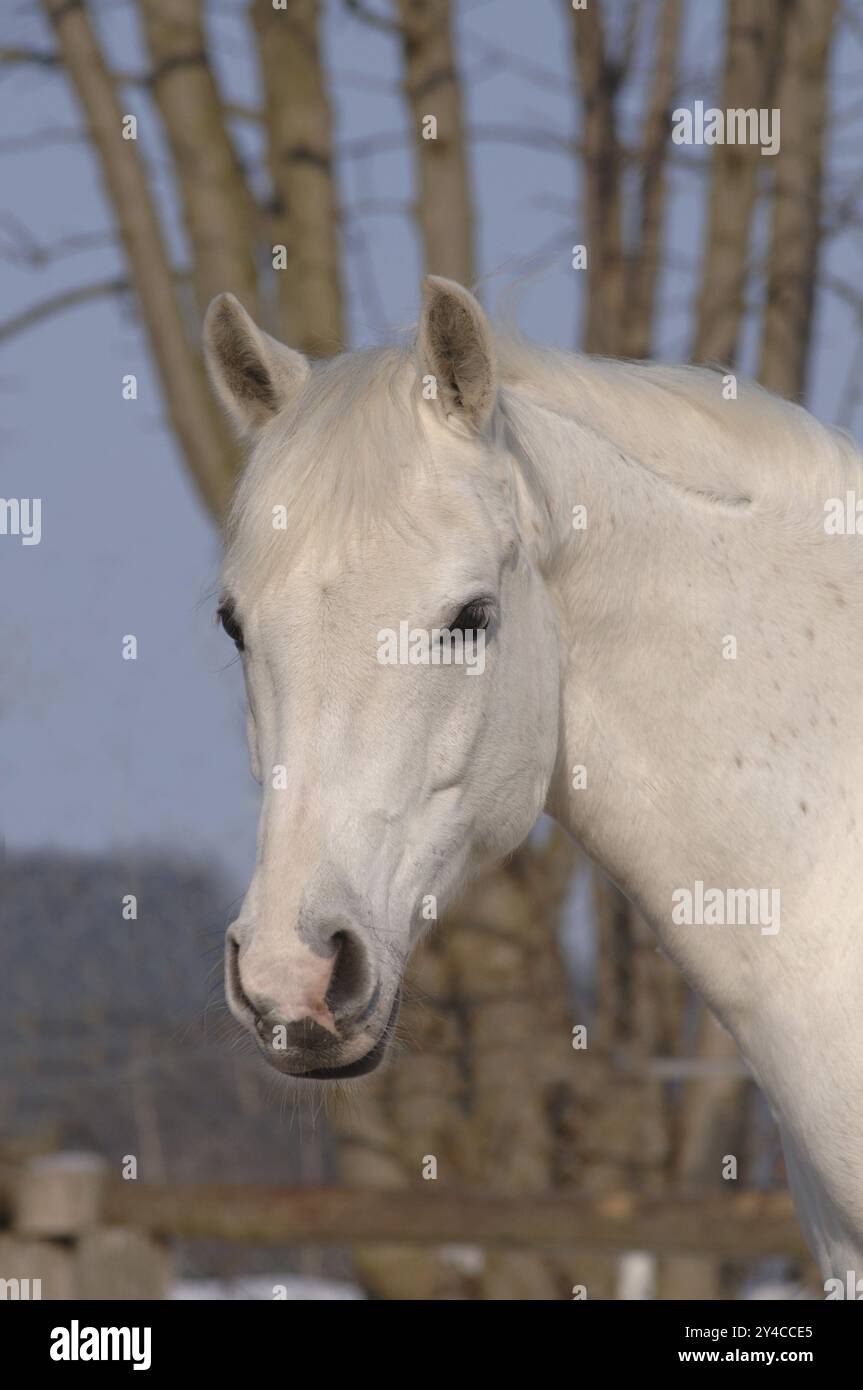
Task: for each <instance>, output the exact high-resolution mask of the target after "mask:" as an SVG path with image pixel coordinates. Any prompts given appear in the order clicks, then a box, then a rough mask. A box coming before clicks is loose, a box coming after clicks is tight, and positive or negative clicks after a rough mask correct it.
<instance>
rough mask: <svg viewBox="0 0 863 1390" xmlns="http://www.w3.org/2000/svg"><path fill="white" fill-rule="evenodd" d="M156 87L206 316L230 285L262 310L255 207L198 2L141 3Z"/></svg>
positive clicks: (147, 0)
mask: <svg viewBox="0 0 863 1390" xmlns="http://www.w3.org/2000/svg"><path fill="white" fill-rule="evenodd" d="M140 4H141V14H142V17H143V21H144V32H145V34H146V38H147V45H148V48H149V52H150V63H151V76H150V81H151V86H152V91H153V95H154V97H155V100H156V104H157V106H158V108H159V113H160V115H161V117H162V122H163V125H164V127H165V133H166V135H167V138H168V143H169V145H170V148H171V156H172V159H173V162H174V176H175V179H176V182H177V187H178V192H179V195H180V199H181V202H182V205H183V218H184V221H185V225H186V233H187V236H188V239H189V248H190V251H191V253H192V281H193V285H194V288H195V297H196V300H197V304H198V311H199V313H200V314H201V315H202V316H203V314H204V312H205V310H206V308H207V305H208V304H209V302H210V300H211V299H212V298H213V296H214V295H216V294H220V293H222V291H224V290H230V291H231V292H232V293H233V294H235V295H236V296H237V297H238V299H240V300H241V301H242V303H243V304H244V305H245V307H246V308H247V309H248V311H249V313H250V314H251V315H252V317H253V318H255V319H256V318H257V317H258V315H259V313H260V304H259V302H258V279H257V272H256V267H255V255H254V251H255V243H256V237H257V233H256V224H257V211H256V208H255V204H254V200H253V198H252V196H251V194H250V192H249V188H248V185H247V183H246V180H245V176H244V174H243V170H242V168H241V166H240V162H239V160H238V158H237V153H236V150H235V149H234V146H233V143H232V141H231V138H230V136H229V134H228V131H227V128H226V125H225V120H224V113H223V110H222V104H221V101H220V99H219V93H218V90H217V88H216V83H215V80H214V78H213V73H212V71H211V68H210V63H209V60H208V57H207V50H206V41H205V36H204V25H203V18H202V13H201V0H140Z"/></svg>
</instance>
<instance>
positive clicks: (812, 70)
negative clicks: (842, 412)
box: [758, 0, 837, 399]
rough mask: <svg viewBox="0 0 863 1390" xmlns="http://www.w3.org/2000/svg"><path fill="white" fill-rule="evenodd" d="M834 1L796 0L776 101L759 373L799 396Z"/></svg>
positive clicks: (814, 267)
mask: <svg viewBox="0 0 863 1390" xmlns="http://www.w3.org/2000/svg"><path fill="white" fill-rule="evenodd" d="M836 11H837V6H836V0H790V4H789V7H788V12H787V18H786V21H785V22H786V33H785V44H784V60H783V64H782V71H781V75H780V78H779V84H778V93H777V105H778V106H779V108H780V109H781V112H782V138H781V148H780V151H779V154H778V155H776V156H775V160H776V170H775V182H774V186H773V219H772V227H771V235H770V270H769V274H768V279H767V307H766V309H765V313H764V331H763V336H762V340H761V360H760V364H759V368H758V377H759V380H760V381H761V382H762V383H763V384H764V385H765V386H767V387H769V388H770V390H771V391H777V392H779V394H780V395H783V396H789V397H791V398H792V399H800V398H802V397H803V396H804V394H805V390H806V366H807V362H808V357H809V347H810V342H811V328H812V306H813V302H814V295H815V279H816V275H817V272H818V254H819V249H820V242H821V200H822V161H823V152H824V129H825V125H826V120H827V101H828V96H827V66H828V60H829V56H830V42H831V38H832V35H833V26H834V22H835V19H836Z"/></svg>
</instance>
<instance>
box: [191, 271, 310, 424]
mask: <svg viewBox="0 0 863 1390" xmlns="http://www.w3.org/2000/svg"><path fill="white" fill-rule="evenodd" d="M204 360H205V361H206V364H207V371H208V372H209V374H210V380H211V382H212V383H213V388H214V390H215V392H216V394H217V396H218V397H219V400H220V401H221V402H222V405H223V406H224V407H225V409H226V410H227V412H228V414H229V415H230V416H231V419H232V420H233V421H234V424H235V425H236V426H237V428H238V429H239V431H240V433H241V434H248V433H250V432H251V431H253V430H255V429H258V428H260V426H261V425H265V424H266V423H267V421H268V420H272V418H273V416H274V415H278V413H279V411H280V410H281V409H282V407H283V406H285V405H287V403H288V402H289V401H290V400H291V398H292V397H293V396H295V395H296V394H297V392H298V391H299V390H300V388H301V387H302V385H303V382H304V381H305V380H306V378H307V377H308V375H309V364H308V362H307V361H306V359H305V357H303V356H302V354H301V353H299V352H294V351H293V349H292V348H289V347H285V346H284V344H283V343H278V342H276V340H275V338H271V337H270V335H269V333H264V332H263V330H262V329H260V328H258V325H257V324H256V323H255V321H254V319H253V318H252V317H251V316H250V315H249V314H247V313H246V311H245V309H244V308H243V306H242V304H241V303H240V301H239V300H238V299H236V298H235V296H234V295H232V294H219V295H216V298H215V299H214V300H213V301H212V303H211V304H210V307H209V309H208V310H207V316H206V318H205V319H204Z"/></svg>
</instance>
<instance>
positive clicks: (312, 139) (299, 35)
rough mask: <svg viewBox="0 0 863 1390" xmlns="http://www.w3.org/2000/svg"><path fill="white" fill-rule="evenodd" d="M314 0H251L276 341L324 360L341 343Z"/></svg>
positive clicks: (335, 216) (328, 131)
mask: <svg viewBox="0 0 863 1390" xmlns="http://www.w3.org/2000/svg"><path fill="white" fill-rule="evenodd" d="M320 8H321V7H320V5H319V4H318V0H291V4H290V5H289V6H288V8H287V9H285V10H274V9H273V6H272V0H254V5H253V15H254V22H255V29H256V31H257V35H258V49H259V53H260V63H261V73H262V77H263V83H264V105H265V117H266V127H267V152H268V161H269V167H270V176H271V178H272V184H273V203H272V208H271V223H270V225H271V230H272V244H273V245H274V246H284V247H285V248H286V252H287V260H286V266H285V268H284V269H277V271H276V283H277V293H278V304H279V326H278V332H279V336H280V337H282V338H283V339H284V340H285V342H286V343H289V344H290V346H291V347H293V348H296V349H297V350H298V351H299V352H306V353H309V354H310V355H311V356H313V357H316V356H329V355H331V354H333V353H336V352H341V351H342V349H343V348H344V346H345V325H344V301H343V295H342V284H341V265H340V246H339V241H340V236H339V231H340V227H339V207H338V197H337V193H336V184H335V176H334V172H333V148H332V114H331V111H330V102H329V97H328V95H327V88H326V82H325V78H324V71H323V67H322V63H321V51H320V41H319V35H318V24H319V19H320Z"/></svg>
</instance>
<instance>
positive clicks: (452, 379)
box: [419, 275, 497, 430]
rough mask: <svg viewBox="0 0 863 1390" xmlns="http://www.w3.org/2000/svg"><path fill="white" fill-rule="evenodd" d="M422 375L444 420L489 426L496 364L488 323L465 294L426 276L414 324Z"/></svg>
mask: <svg viewBox="0 0 863 1390" xmlns="http://www.w3.org/2000/svg"><path fill="white" fill-rule="evenodd" d="M419 352H420V362H421V370H422V371H423V373H424V374H425V373H427V372H430V373H431V374H432V375H433V376H434V378H435V380H436V382H437V398H438V400H439V401H440V402H441V403H442V405H443V409H444V412H445V413H446V414H447V415H455V416H458V417H460V418H461V419H463V420H464V421H465V422H466V423H467V424H468V425H470V426H472V427H473V428H474V429H477V430H481V429H483V428H484V427H485V425H487V424H488V421H489V420H490V418H491V413H492V410H493V409H494V402H495V397H496V395H497V362H496V354H495V350H494V339H493V338H492V333H491V328H490V327H489V322H488V319H487V318H486V316H485V314H484V313H483V311H482V309H481V307H480V305H479V303H478V301H477V300H476V299H474V297H473V295H472V294H471V293H470V291H469V290H466V289H464V288H463V286H461V285H458V284H456V282H455V280H444V279H443V278H442V277H441V276H439V275H427V276H426V277H425V279H424V280H423V283H422V314H421V315H420V325H419Z"/></svg>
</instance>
